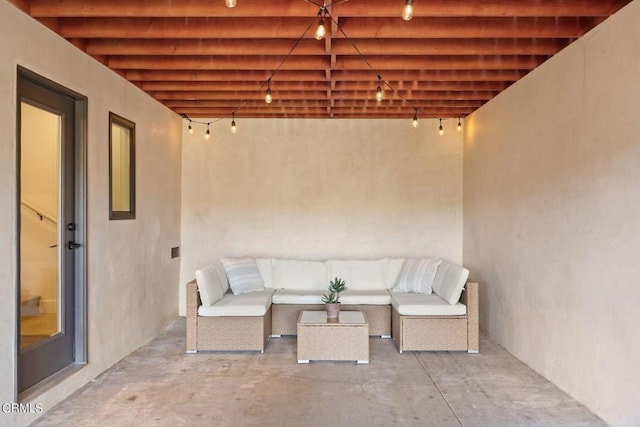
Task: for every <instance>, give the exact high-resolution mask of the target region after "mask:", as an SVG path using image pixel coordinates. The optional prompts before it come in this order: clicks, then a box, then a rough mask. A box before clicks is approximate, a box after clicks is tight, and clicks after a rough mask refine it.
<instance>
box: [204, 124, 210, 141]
mask: <svg viewBox="0 0 640 427" xmlns="http://www.w3.org/2000/svg"><path fill="white" fill-rule="evenodd" d="M209 138H211V132H210V131H209V123H207V131H206V132H205V133H204V139H206V140H207V141H208V140H209Z"/></svg>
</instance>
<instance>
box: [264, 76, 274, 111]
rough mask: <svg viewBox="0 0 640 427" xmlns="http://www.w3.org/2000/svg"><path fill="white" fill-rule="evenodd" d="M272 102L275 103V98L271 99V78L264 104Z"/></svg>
mask: <svg viewBox="0 0 640 427" xmlns="http://www.w3.org/2000/svg"><path fill="white" fill-rule="evenodd" d="M271 101H273V98H272V97H271V77H269V80H267V94H266V95H265V97H264V102H266V103H267V104H271Z"/></svg>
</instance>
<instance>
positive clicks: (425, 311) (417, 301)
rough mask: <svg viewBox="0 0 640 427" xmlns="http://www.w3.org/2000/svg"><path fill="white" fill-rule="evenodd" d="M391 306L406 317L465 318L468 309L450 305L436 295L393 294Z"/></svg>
mask: <svg viewBox="0 0 640 427" xmlns="http://www.w3.org/2000/svg"><path fill="white" fill-rule="evenodd" d="M391 305H392V306H393V308H395V309H396V311H397V312H398V313H400V314H402V315H404V316H463V315H465V314H467V307H466V306H465V305H464V304H462V303H461V302H458V303H456V304H453V305H452V304H449V303H448V302H447V301H445V300H443V299H442V298H440V297H439V296H438V295H436V294H414V293H410V292H403V293H391Z"/></svg>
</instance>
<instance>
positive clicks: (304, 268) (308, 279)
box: [273, 259, 329, 291]
mask: <svg viewBox="0 0 640 427" xmlns="http://www.w3.org/2000/svg"><path fill="white" fill-rule="evenodd" d="M327 277H328V276H327V268H326V265H325V263H324V261H303V260H295V259H274V260H273V287H274V288H275V289H306V290H322V291H325V290H326V289H327V286H329V281H328V280H327Z"/></svg>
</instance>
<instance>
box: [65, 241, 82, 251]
mask: <svg viewBox="0 0 640 427" xmlns="http://www.w3.org/2000/svg"><path fill="white" fill-rule="evenodd" d="M80 246H82V245H81V244H80V243H76V242H74V241H72V240H69V241H68V242H67V249H69V250H72V249H78V248H79V247H80Z"/></svg>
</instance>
